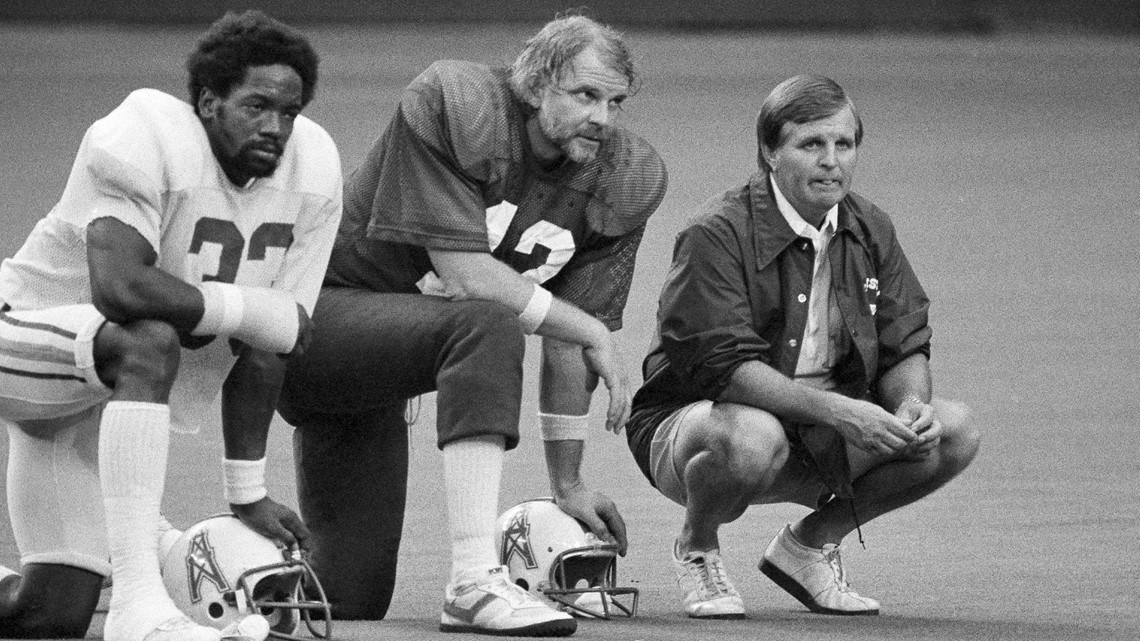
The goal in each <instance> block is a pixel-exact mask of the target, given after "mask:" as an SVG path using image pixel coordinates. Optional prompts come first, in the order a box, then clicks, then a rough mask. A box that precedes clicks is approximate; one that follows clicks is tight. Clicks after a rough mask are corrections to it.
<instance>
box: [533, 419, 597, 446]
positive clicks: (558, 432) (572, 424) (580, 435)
mask: <svg viewBox="0 0 1140 641" xmlns="http://www.w3.org/2000/svg"><path fill="white" fill-rule="evenodd" d="M538 427H539V430H540V431H541V432H542V440H544V441H584V440H586V432H587V430H588V429H589V427H590V415H589V414H584V415H582V416H567V415H565V414H546V413H544V412H539V413H538Z"/></svg>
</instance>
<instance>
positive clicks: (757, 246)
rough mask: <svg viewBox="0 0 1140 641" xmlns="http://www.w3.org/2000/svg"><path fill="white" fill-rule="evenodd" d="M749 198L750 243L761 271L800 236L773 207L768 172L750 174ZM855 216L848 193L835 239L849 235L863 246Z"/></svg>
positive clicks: (861, 233) (859, 227) (777, 207)
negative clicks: (750, 216) (751, 229)
mask: <svg viewBox="0 0 1140 641" xmlns="http://www.w3.org/2000/svg"><path fill="white" fill-rule="evenodd" d="M748 199H749V201H750V202H749V207H750V210H751V214H752V225H753V229H754V231H753V234H752V244H753V249H754V251H755V252H756V268H757V269H763V268H764V267H766V266H767V265H768V264H769V263H771V262H772V261H774V260H776V257H777V256H779V255H780V254H781V253H783V251H784V250H785V249H787V248H788V245H791V244H792V243H794V242H796V241H797V240H799V238H800V236H799V234H797V233H796V232H795V231H794V230H792V228H791V226H789V225H788V221H787V220H785V219H784V215H783V214H781V213H780V208H779V206H778V205H776V197H775V196H774V195H773V194H772V187H771V182H769V177H768V172H766V171H759V172H756V173H755V174H752V177H751V178H749V180H748ZM855 218H856V213H855V211H854V209H853V207H852V203H851V195H850V194H848V195H847V196H846V197H845V198H844V199H843V200H841V201H839V221H838V223H839V224H838V225H837V226H836V229H835V237H836V238H838V237H839V235H840V234H842V233H845V232H847V233H851V234H852V235H853V236H854V237H855V239H856V240H857V241H858V242H859V244H861V245H862V244H865V242H864V232H863V227H862V225H859V224H858V223H857V222H856V220H855Z"/></svg>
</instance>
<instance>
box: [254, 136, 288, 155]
mask: <svg viewBox="0 0 1140 641" xmlns="http://www.w3.org/2000/svg"><path fill="white" fill-rule="evenodd" d="M245 148H246V149H247V150H249V151H264V152H266V153H270V154H273V155H275V156H280V155H282V154H284V153H285V145H283V144H281V143H279V142H274V141H272V140H259V141H255V142H251V143H249V144H247V145H246V146H245Z"/></svg>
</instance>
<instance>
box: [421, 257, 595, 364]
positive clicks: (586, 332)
mask: <svg viewBox="0 0 1140 641" xmlns="http://www.w3.org/2000/svg"><path fill="white" fill-rule="evenodd" d="M428 255H429V257H430V258H431V262H432V266H433V267H435V269H436V272H437V274H438V276H439V278H440V280H441V281H442V282H443V284H444V289H445V291H446V292H447V295H448V296H449V297H450V298H452V299H453V300H490V301H494V302H497V303H501V304H503V305H506V306H507V307H509V308H510V309H512V310H514V312H515V313H516V314H521V313H522V312H523V310H524V309H526V307H527V304H528V303H529V302H530V300H531V297H532V296H533V295H534V291H535V290H534V288H535V284H534V283H533V282H532V281H530V280H528V279H526V278H524V277H523V276H521V275H520V274H519V273H518V272H516V271H514V270H513V269H511V268H510V267H508V266H507V265H504V264H503V263H501V262H499V261H498V260H496V259H495V258H494V257H493V256H491V255H490V254H483V253H478V252H454V251H440V250H433V249H429V250H428ZM535 333H536V334H538V335H540V336H543V337H548V338H554V339H557V340H561V341H565V342H569V343H574V344H576V345H581V346H583V347H594V346H597V345H600V344H601V343H602V342H603V341H605V340H608V338H609V330H608V329H607V328H606V326H605V325H604V324H603V323H602V322H601V321H599V320H598V319H596V318H594V317H593V316H590V315H589V314H587V313H586V312H584V311H582V310H581V309H578V308H577V307H575V306H574V305H571V304H570V303H567V302H565V301H562V300H559V299H557V298H555V299H554V300H553V301H551V304H550V308H549V309H548V310H547V312H546V315H545V318H544V319H543V321H542V323H541V324H540V325H539V327H538V329H537V330H536V331H535Z"/></svg>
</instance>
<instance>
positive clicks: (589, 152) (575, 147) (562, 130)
mask: <svg viewBox="0 0 1140 641" xmlns="http://www.w3.org/2000/svg"><path fill="white" fill-rule="evenodd" d="M538 126H539V129H540V130H541V131H542V135H543V136H544V137H545V138H546V139H547V141H549V142H550V143H551V144H552V145H554V146H555V147H557V148H558V149H559V150H561V151H562V155H563V156H565V157H567V158H569V159H570V160H571V161H573V162H576V163H579V164H585V163H588V162H590V161H591V160H593V159H594V158H595V157H596V156H597V155H598V149H599V148H600V147H601V141H602V140H603V138H604V132H603V131H602V130H601V129H600V128H589V127H586V128H580V127H577V126H573V125H567V124H564V123H562V122H559V121H558V120H556V119H555V118H553V117H551V116H550V114H548V113H546V112H545V111H543V110H540V111H539V112H538ZM583 135H589V138H584V137H583ZM591 139H592V140H591Z"/></svg>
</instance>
